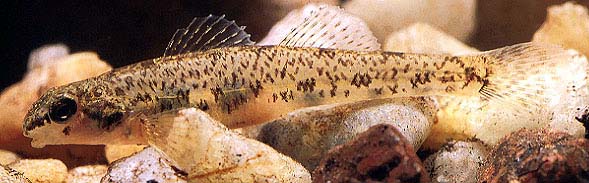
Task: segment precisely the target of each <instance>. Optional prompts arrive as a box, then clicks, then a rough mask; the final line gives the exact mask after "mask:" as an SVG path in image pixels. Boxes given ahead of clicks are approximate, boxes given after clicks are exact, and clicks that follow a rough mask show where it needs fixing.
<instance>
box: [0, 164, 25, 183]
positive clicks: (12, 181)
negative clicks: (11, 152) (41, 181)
mask: <svg viewBox="0 0 589 183" xmlns="http://www.w3.org/2000/svg"><path fill="white" fill-rule="evenodd" d="M0 182H6V183H30V182H31V181H30V180H29V179H27V178H26V177H25V176H24V175H23V173H21V172H18V171H16V170H14V169H12V168H10V167H8V166H5V165H1V164H0Z"/></svg>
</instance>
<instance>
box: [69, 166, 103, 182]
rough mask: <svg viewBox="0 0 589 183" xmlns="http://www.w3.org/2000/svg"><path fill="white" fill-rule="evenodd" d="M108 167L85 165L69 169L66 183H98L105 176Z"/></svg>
mask: <svg viewBox="0 0 589 183" xmlns="http://www.w3.org/2000/svg"><path fill="white" fill-rule="evenodd" d="M107 169H108V167H106V166H105V165H86V166H80V167H76V168H74V169H71V170H70V171H69V173H68V176H67V179H66V182H67V183H99V182H100V180H101V179H102V177H103V176H104V175H105V174H106V171H107Z"/></svg>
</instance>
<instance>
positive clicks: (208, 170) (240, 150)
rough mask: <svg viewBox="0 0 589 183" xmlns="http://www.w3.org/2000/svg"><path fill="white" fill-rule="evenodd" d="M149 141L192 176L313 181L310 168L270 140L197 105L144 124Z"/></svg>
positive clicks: (224, 179)
mask: <svg viewBox="0 0 589 183" xmlns="http://www.w3.org/2000/svg"><path fill="white" fill-rule="evenodd" d="M146 127H147V132H148V135H147V136H148V139H149V141H150V144H152V145H153V146H154V147H157V149H159V150H161V151H162V152H163V153H165V154H166V157H169V158H170V160H172V162H174V163H173V164H172V165H174V166H175V167H177V169H179V170H182V171H183V172H185V175H186V177H187V178H186V179H187V181H189V182H310V181H311V175H310V174H309V172H308V171H307V170H306V169H305V168H304V167H303V166H301V165H300V164H299V163H297V162H296V161H294V160H292V159H291V158H289V157H287V156H285V155H283V154H280V153H278V152H277V151H276V150H274V149H272V148H271V147H269V146H268V145H266V144H263V143H261V142H258V141H255V140H253V139H249V138H246V137H244V136H242V135H240V134H239V133H237V132H235V131H233V130H229V129H228V128H227V127H225V126H224V125H223V124H222V123H220V122H219V121H216V120H214V119H212V118H211V117H210V116H209V115H208V114H207V113H205V112H203V111H201V110H196V109H194V108H189V109H184V110H180V111H179V112H177V113H169V114H165V115H161V116H159V117H158V122H157V123H150V124H147V125H146Z"/></svg>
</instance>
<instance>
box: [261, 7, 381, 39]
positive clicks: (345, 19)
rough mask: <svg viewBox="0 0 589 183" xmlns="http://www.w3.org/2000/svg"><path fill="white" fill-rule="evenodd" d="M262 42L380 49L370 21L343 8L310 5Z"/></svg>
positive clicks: (289, 18)
mask: <svg viewBox="0 0 589 183" xmlns="http://www.w3.org/2000/svg"><path fill="white" fill-rule="evenodd" d="M268 35H269V36H268V37H267V38H265V39H264V40H262V41H261V42H260V44H261V45H275V44H278V45H281V46H292V47H317V48H334V49H346V50H357V51H374V50H380V44H379V43H378V42H377V39H376V37H374V35H373V34H372V32H371V31H370V29H369V28H368V26H367V25H366V23H364V21H362V20H361V19H360V18H358V17H355V16H353V15H351V14H349V13H347V12H345V11H344V10H342V9H341V8H339V7H336V6H328V5H313V4H310V5H307V6H305V7H304V8H302V9H300V10H295V11H293V12H291V13H289V14H288V15H287V16H286V17H285V18H283V19H282V20H281V21H280V22H279V23H277V24H276V25H275V26H274V27H273V28H272V30H270V33H269V34H268Z"/></svg>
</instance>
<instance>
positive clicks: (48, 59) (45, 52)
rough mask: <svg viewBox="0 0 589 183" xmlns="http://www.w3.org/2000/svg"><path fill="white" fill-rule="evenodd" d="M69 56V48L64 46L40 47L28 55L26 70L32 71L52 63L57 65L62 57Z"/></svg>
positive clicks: (50, 45)
mask: <svg viewBox="0 0 589 183" xmlns="http://www.w3.org/2000/svg"><path fill="white" fill-rule="evenodd" d="M69 54H70V48H68V47H67V46H66V45H64V44H49V45H44V46H41V47H40V48H37V49H35V50H33V51H31V54H30V55H29V61H28V63H27V64H28V65H27V68H28V70H33V69H36V68H40V67H43V66H48V65H51V64H53V63H57V62H59V61H56V60H59V59H61V58H63V57H66V56H68V55H69Z"/></svg>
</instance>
